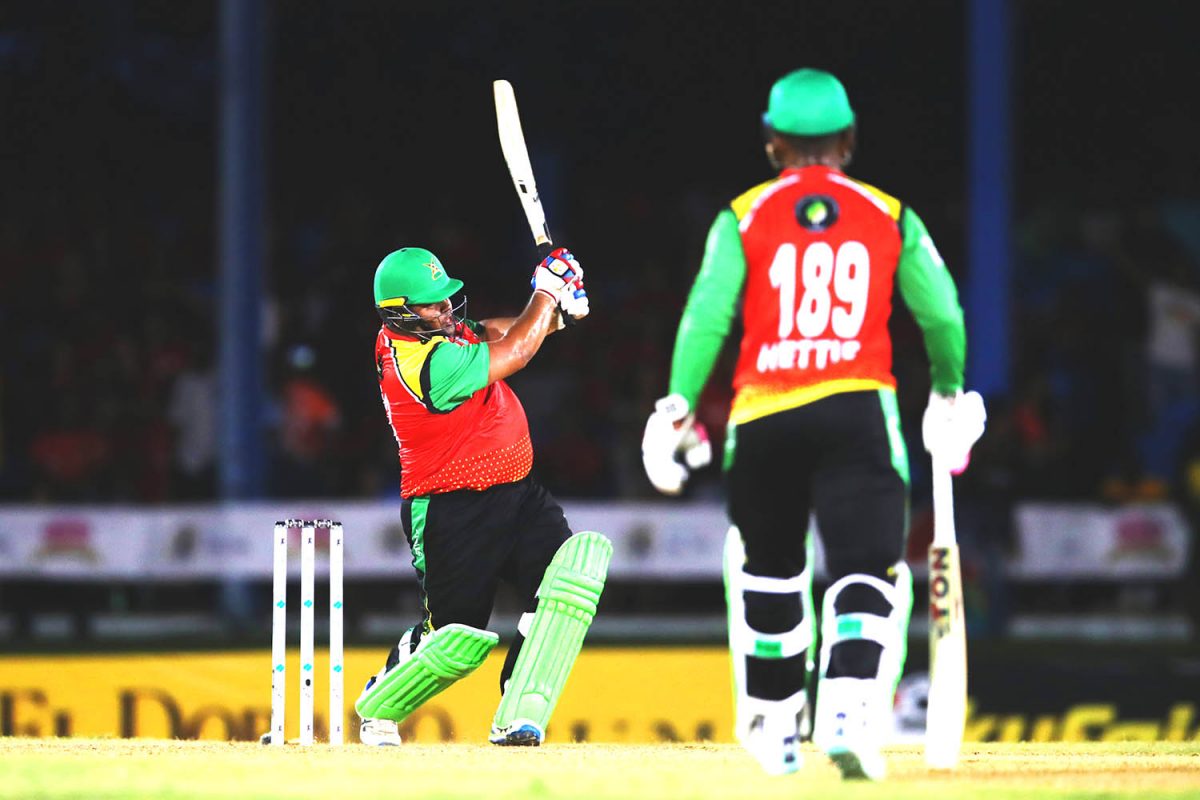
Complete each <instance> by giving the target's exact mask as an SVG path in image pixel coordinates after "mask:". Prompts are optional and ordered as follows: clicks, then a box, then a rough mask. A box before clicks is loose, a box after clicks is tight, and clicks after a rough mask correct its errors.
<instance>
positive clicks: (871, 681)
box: [813, 678, 891, 781]
mask: <svg viewBox="0 0 1200 800" xmlns="http://www.w3.org/2000/svg"><path fill="white" fill-rule="evenodd" d="M880 698H881V695H880V686H879V681H878V679H875V678H824V679H822V680H821V683H820V686H819V687H818V689H817V721H816V726H815V729H814V732H813V739H814V741H815V742H816V744H817V746H818V747H820V748H821V749H822V750H824V751H825V753H826V754H827V755H828V756H829V760H830V761H832V762H833V763H834V765H835V766H836V767H837V768H838V769H839V770H841V773H842V777H843V778H845V779H846V780H869V781H881V780H883V779H884V777H885V776H886V775H887V765H886V762H885V761H884V758H883V753H882V752H881V747H882V744H883V741H882V740H883V735H884V732H885V731H886V730H887V729H888V727H889V726H890V723H891V720H890V718H889V717H888V715H887V714H886V713H884V712H885V711H886V710H887V709H886V708H885V704H884V703H882V702H880Z"/></svg>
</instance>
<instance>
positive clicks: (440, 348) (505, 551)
mask: <svg viewBox="0 0 1200 800" xmlns="http://www.w3.org/2000/svg"><path fill="white" fill-rule="evenodd" d="M530 283H531V286H532V288H533V293H532V294H531V296H530V298H529V302H528V304H527V305H526V306H525V310H524V311H522V312H521V314H520V316H517V317H506V318H498V319H486V320H482V321H479V322H475V321H471V320H467V319H464V318H463V317H462V316H461V313H462V310H463V307H464V305H465V300H463V301H461V302H460V303H458V304H457V305H455V304H453V303H452V300H451V298H453V297H454V296H455V295H457V294H458V293H459V292H460V290H461V289H462V288H463V283H462V281H460V280H457V279H455V278H451V277H450V275H449V274H447V272H446V269H445V267H443V266H442V262H441V261H439V260H438V258H437V257H436V256H435V255H434V254H433V253H431V252H430V251H428V250H424V249H422V248H419V247H405V248H403V249H400V250H397V251H395V252H393V253H390V254H388V256H387V257H386V258H384V259H383V261H382V262H381V263H380V264H379V267H378V268H377V269H376V271H375V308H376V310H377V311H378V313H379V316H380V319H381V320H382V323H383V325H382V327H381V328H380V330H379V334H378V336H377V337H376V340H375V365H376V369H377V371H378V375H379V387H380V392H381V393H382V395H383V406H384V411H385V413H386V414H387V419H388V422H389V424H390V425H391V427H392V432H393V433H394V434H395V437H396V444H397V445H398V447H399V450H400V495H401V506H400V515H401V521H402V524H403V526H404V531H405V534H406V536H407V538H408V543H409V546H410V548H411V550H412V560H413V566H414V567H415V568H416V571H417V577H418V580H419V582H420V593H421V600H422V607H423V608H422V611H423V613H422V618H421V621H420V623H419V624H418V625H416V626H414V627H413V628H411V629H409V630H408V631H407V632H406V633H405V634H404V635H403V636H402V637H401V639H400V641H399V643H398V644H397V645H396V646H395V647H393V648H392V650H391V652H389V653H388V655H387V660H386V662H385V663H384V666H383V668H382V669H381V670H380V671H379V673H378V674H376V675H374V676H373V677H372V678H371V679H370V680H369V681H368V682H367V685H366V688H364V689H363V692H362V695H361V696H359V698H358V701H357V702H356V703H355V709H356V711H357V712H358V714H359V717H360V718H361V720H362V723H361V726H360V730H359V735H360V739H361V740H362V742H363V743H365V744H370V745H398V744H400V732H399V723H400V722H402V721H403V720H404V719H405V718H406V717H408V716H409V715H410V714H412V713H413V712H414V711H415V710H416V709H417V708H419V707H420V706H421V704H422V703H424V702H425V701H427V700H429V699H430V698H431V697H433V696H434V695H436V694H437V693H438V692H440V691H442V690H443V689H445V688H446V687H447V686H449V685H450V684H452V683H454V682H455V681H457V680H458V679H460V678H462V677H464V676H466V675H468V674H470V673H471V672H472V671H473V670H474V669H475V668H476V667H478V666H479V665H480V664H482V663H483V662H484V660H485V659H486V658H487V656H488V654H489V653H490V652H491V651H492V649H493V648H494V647H495V646H496V644H497V642H498V640H499V637H498V635H497V634H496V633H494V632H492V631H490V630H488V620H489V618H490V617H491V613H492V605H493V603H494V599H495V594H496V589H497V586H498V584H499V582H500V581H502V580H503V581H506V582H508V583H511V584H512V585H513V586H514V587H515V588H516V590H517V592H519V594H520V596H521V597H523V598H525V599H526V600H527V607H526V611H525V613H524V614H523V615H522V616H521V618H520V622H519V624H518V626H517V628H518V629H517V633H516V636H515V639H514V641H513V644H512V646H511V647H510V648H509V650H508V654H507V658H506V659H505V662H504V667H503V670H502V672H501V675H500V690H501V699H500V705H499V707H498V708H497V709H496V715H495V718H494V719H493V720H492V726H491V734H490V736H489V738H490V740H491V742H493V743H494V744H498V745H532V746H537V745H539V744H541V743H542V740H543V739H544V738H545V733H546V724H547V723H548V722H549V720H550V715H551V713H552V712H553V711H554V706H555V704H556V703H557V702H558V698H559V695H560V694H561V693H562V690H563V687H564V685H565V684H566V681H567V676H568V675H569V674H570V671H571V667H572V665H573V664H574V662H575V658H576V656H578V655H579V651H580V648H581V647H582V645H583V638H584V635H585V634H586V633H587V630H588V627H589V626H590V625H591V621H592V618H593V617H594V615H595V613H596V604H597V603H598V602H599V600H600V594H601V592H602V590H603V589H604V581H605V578H606V577H607V574H608V563H609V559H610V558H611V555H612V545H611V544H610V543H609V541H608V539H606V538H605V537H604V536H602V535H600V534H599V533H593V532H581V533H575V534H572V532H571V529H570V527H568V524H567V520H566V518H565V516H564V515H563V510H562V508H561V507H560V506H559V504H558V502H557V501H555V499H554V498H553V497H551V495H550V493H549V492H547V491H546V489H545V488H543V487H542V485H541V484H540V483H539V482H538V481H537V480H536V479H535V478H534V477H532V476H531V475H530V470H531V468H532V466H533V447H532V446H531V443H530V439H529V424H528V422H527V421H526V418H525V411H524V409H522V407H521V403H520V401H519V400H518V399H517V396H516V395H515V394H514V393H513V391H512V389H510V388H509V386H508V384H507V383H505V378H507V377H508V376H510V375H512V374H513V373H515V372H517V371H518V370H520V369H522V368H524V367H525V366H526V365H527V364H528V363H529V362H530V360H531V359H532V358H533V356H534V355H535V354H536V353H537V352H538V348H540V347H541V345H542V342H543V341H545V339H546V337H547V336H549V335H550V334H551V333H553V332H555V331H556V330H559V329H560V328H561V327H562V325H563V322H562V320H563V317H564V316H565V315H569V316H571V317H572V318H574V319H576V320H578V319H582V318H583V317H586V316H587V314H588V310H589V305H588V297H587V292H586V291H585V290H584V288H583V269H582V268H581V267H580V265H579V262H578V261H577V260H576V259H575V257H574V256H573V255H571V253H570V252H568V251H567V250H565V249H562V248H559V249H558V250H555V251H554V252H553V253H551V254H550V256H549V257H547V258H546V259H545V260H544V261H542V262H541V263H540V264H538V265H537V267H536V268H535V269H534V272H533V278H532V280H531V281H530Z"/></svg>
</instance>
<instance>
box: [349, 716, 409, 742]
mask: <svg viewBox="0 0 1200 800" xmlns="http://www.w3.org/2000/svg"><path fill="white" fill-rule="evenodd" d="M358 740H359V741H360V742H362V743H363V744H365V745H369V746H371V747H399V746H400V726H399V725H398V724H397V723H395V722H392V721H391V720H390V719H364V720H363V721H362V722H361V723H359V726H358Z"/></svg>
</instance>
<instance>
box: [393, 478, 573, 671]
mask: <svg viewBox="0 0 1200 800" xmlns="http://www.w3.org/2000/svg"><path fill="white" fill-rule="evenodd" d="M400 515H401V523H402V524H403V526H404V532H405V535H406V536H407V537H408V543H409V547H410V548H411V550H412V553H413V566H414V567H415V568H416V571H417V579H418V581H419V583H420V592H421V602H422V605H423V607H424V619H423V620H422V624H421V625H420V626H418V627H417V629H416V631H414V636H413V637H412V646H413V647H414V648H415V647H416V645H417V642H418V641H419V640H420V635H421V634H423V633H429V632H430V631H432V630H435V629H437V628H441V627H443V626H445V625H449V624H451V623H460V624H463V625H470V626H471V627H473V628H479V629H481V630H482V629H486V628H487V625H488V620H489V619H490V618H491V615H492V606H493V604H494V603H495V599H496V590H497V588H498V586H499V583H500V581H502V580H503V581H505V582H506V583H509V584H511V585H512V586H514V587H515V589H516V591H517V594H518V596H519V597H520V598H522V603H523V604H524V605H523V607H524V610H525V611H530V612H531V611H533V610H535V608H536V604H537V601H536V599H535V597H534V594H535V593H536V592H537V588H538V585H539V584H540V583H541V581H542V576H543V575H544V574H545V572H546V567H547V566H549V564H550V560H551V559H552V558H554V554H555V553H556V552H557V551H558V548H559V547H560V546H561V545H562V543H563V542H565V541H566V540H567V538H568V537H570V536H571V529H570V527H569V526H568V524H567V519H566V516H565V515H564V514H563V510H562V507H561V506H560V505H559V504H558V502H557V501H556V500H555V499H554V497H552V496H551V494H550V493H549V492H548V491H546V489H545V488H544V487H543V486H542V485H541V484H540V483H539V482H538V481H537V480H536V479H534V478H533V477H532V476H526V477H525V478H523V479H521V480H519V481H516V482H515V483H504V484H499V485H497V486H492V487H489V488H487V489H484V490H483V491H471V490H467V489H463V490H459V491H455V492H446V493H444V494H433V495H426V496H423V497H413V498H408V499H406V500H404V501H403V502H402V503H401V507H400ZM522 641H523V638H522V637H521V636H520V635H518V636H517V638H516V640H515V641H514V643H513V645H512V646H511V647H510V648H509V652H508V658H507V660H506V662H505V665H504V669H503V671H502V675H501V686H503V683H504V681H505V680H507V678H508V675H509V673H510V672H511V670H512V665H513V664H514V663H515V661H516V655H517V651H518V650H519V649H520V645H521V642H522Z"/></svg>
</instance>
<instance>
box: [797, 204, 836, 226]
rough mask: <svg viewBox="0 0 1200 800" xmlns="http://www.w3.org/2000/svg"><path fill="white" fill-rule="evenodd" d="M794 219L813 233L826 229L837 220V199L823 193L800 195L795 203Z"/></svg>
mask: <svg viewBox="0 0 1200 800" xmlns="http://www.w3.org/2000/svg"><path fill="white" fill-rule="evenodd" d="M796 221H797V222H799V223H800V227H802V228H804V229H805V230H808V231H812V232H813V233H820V232H821V231H824V230H828V229H829V228H831V227H833V224H834V223H835V222H837V221H838V204H837V201H836V200H834V199H833V198H832V197H829V196H828V195H823V194H810V195H808V196H807V197H801V198H800V200H799V201H798V202H797V203H796Z"/></svg>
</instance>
